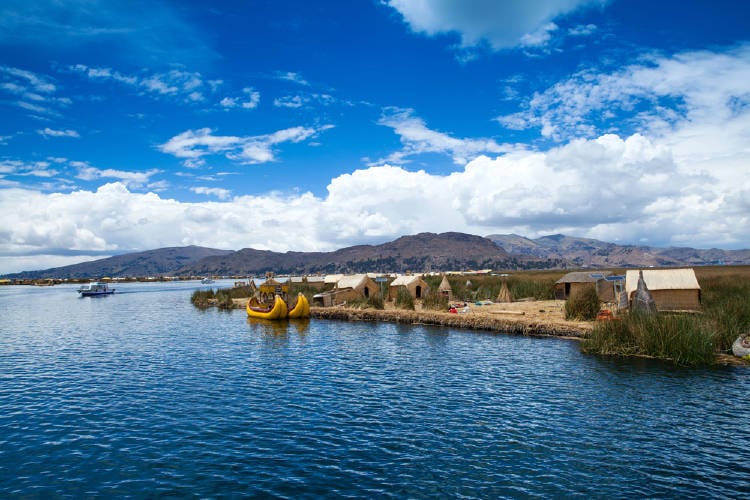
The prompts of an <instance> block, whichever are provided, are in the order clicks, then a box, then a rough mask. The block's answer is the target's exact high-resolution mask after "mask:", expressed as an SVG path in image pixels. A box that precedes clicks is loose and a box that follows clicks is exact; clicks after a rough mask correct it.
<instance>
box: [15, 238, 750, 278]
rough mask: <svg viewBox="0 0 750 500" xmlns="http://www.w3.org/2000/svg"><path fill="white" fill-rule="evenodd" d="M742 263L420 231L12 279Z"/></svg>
mask: <svg viewBox="0 0 750 500" xmlns="http://www.w3.org/2000/svg"><path fill="white" fill-rule="evenodd" d="M711 264H735V265H736V264H750V250H719V249H710V250H698V249H693V248H673V247H670V248H657V247H648V246H633V245H617V244H614V243H606V242H602V241H598V240H594V239H587V238H576V237H571V236H565V235H560V234H558V235H551V236H543V237H541V238H537V239H529V238H525V237H523V236H518V235H514V234H493V235H489V236H487V237H481V236H476V235H471V234H465V233H442V234H434V233H420V234H416V235H410V236H402V237H400V238H398V239H396V240H394V241H391V242H388V243H383V244H381V245H357V246H352V247H346V248H342V249H339V250H336V251H333V252H284V253H281V252H272V251H268V250H255V249H252V248H244V249H242V250H237V251H232V250H218V249H214V248H204V247H197V246H187V247H170V248H160V249H156V250H148V251H144V252H136V253H128V254H122V255H117V256H114V257H108V258H105V259H99V260H94V261H88V262H83V263H80V264H73V265H69V266H64V267H57V268H51V269H44V270H38V271H24V272H21V273H16V274H10V275H7V276H5V278H12V279H42V278H59V279H82V278H98V277H103V276H109V277H146V276H206V275H219V276H262V275H263V274H264V273H265V272H266V271H274V272H275V273H277V274H293V275H302V274H316V273H321V274H329V273H362V272H391V273H393V272H407V271H414V272H425V271H449V270H468V269H475V270H476V269H506V270H510V269H550V268H555V269H558V268H559V269H567V268H583V267H590V268H623V267H650V266H656V267H674V266H698V265H711Z"/></svg>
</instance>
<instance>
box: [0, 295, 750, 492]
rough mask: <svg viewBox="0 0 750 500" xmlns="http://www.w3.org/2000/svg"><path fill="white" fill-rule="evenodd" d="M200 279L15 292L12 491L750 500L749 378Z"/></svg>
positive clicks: (8, 398) (8, 298)
mask: <svg viewBox="0 0 750 500" xmlns="http://www.w3.org/2000/svg"><path fill="white" fill-rule="evenodd" d="M197 286H199V285H197V284H196V285H195V286H191V285H190V284H189V283H178V284H174V286H173V285H172V284H169V283H167V284H164V283H159V284H154V285H153V288H150V287H151V285H148V284H123V285H118V293H116V294H115V295H113V296H110V297H106V298H105V300H78V298H77V293H76V292H75V287H68V288H66V287H64V286H55V287H47V288H44V289H40V288H36V287H0V303H2V304H3V306H4V311H5V314H4V317H3V322H2V324H1V325H0V477H2V478H3V481H2V482H0V497H2V498H9V497H10V498H12V497H34V498H46V497H60V496H67V497H73V498H80V497H89V496H122V497H161V496H177V497H184V496H197V497H220V496H250V497H290V498H297V497H325V496H331V497H346V496H349V497H360V498H370V497H379V498H380V497H390V498H408V497H474V498H476V497H480V498H497V497H530V496H540V497H545V498H557V497H571V496H580V497H598V498H603V497H616V498H621V497H671V498H674V497H701V498H703V497H721V498H740V497H747V496H748V495H750V465H749V464H750V451H749V449H748V447H747V446H746V444H747V443H746V439H744V433H743V432H744V431H743V430H744V429H746V427H747V425H746V424H747V422H746V421H747V415H750V398H747V397H745V395H747V394H749V393H750V373H749V372H750V371H749V370H745V369H741V368H716V369H675V368H673V367H671V366H669V365H666V364H664V363H660V362H655V361H653V360H618V359H607V358H596V357H589V356H583V355H582V354H581V353H580V352H579V350H578V345H577V344H576V343H575V342H569V341H561V340H556V339H533V338H526V337H510V336H505V335H498V334H491V333H484V332H470V331H458V330H450V329H444V328H433V327H428V326H423V325H421V326H410V325H395V324H378V323H366V322H361V323H345V322H336V321H324V320H291V321H267V320H258V319H253V318H248V317H247V315H246V313H245V312H244V311H241V310H237V311H229V312H223V311H218V310H214V309H209V310H207V311H201V310H199V309H196V308H194V307H192V305H190V294H191V293H192V290H194V289H195V288H196V287H197ZM119 288H123V293H119ZM125 292H128V293H125Z"/></svg>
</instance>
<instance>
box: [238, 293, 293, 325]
mask: <svg viewBox="0 0 750 500" xmlns="http://www.w3.org/2000/svg"><path fill="white" fill-rule="evenodd" d="M245 310H246V311H247V315H248V316H249V317H251V318H260V319H285V318H286V315H287V307H286V302H284V299H282V298H281V296H280V295H275V296H274V299H273V304H269V305H266V304H261V303H260V302H258V299H256V298H255V297H251V298H250V300H248V301H247V306H245Z"/></svg>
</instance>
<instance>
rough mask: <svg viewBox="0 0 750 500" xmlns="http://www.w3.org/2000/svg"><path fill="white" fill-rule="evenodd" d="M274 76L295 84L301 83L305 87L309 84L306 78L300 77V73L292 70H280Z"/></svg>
mask: <svg viewBox="0 0 750 500" xmlns="http://www.w3.org/2000/svg"><path fill="white" fill-rule="evenodd" d="M276 77H277V78H278V79H279V80H285V81H287V82H293V83H296V84H297V85H302V86H304V87H307V86H309V85H310V83H309V82H308V81H307V80H305V79H304V78H302V75H300V74H299V73H294V72H292V71H287V72H281V71H280V72H278V73H276Z"/></svg>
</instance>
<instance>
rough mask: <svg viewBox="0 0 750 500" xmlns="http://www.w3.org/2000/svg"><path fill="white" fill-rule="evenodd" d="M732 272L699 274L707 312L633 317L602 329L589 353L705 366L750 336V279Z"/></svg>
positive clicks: (590, 341) (586, 347)
mask: <svg viewBox="0 0 750 500" xmlns="http://www.w3.org/2000/svg"><path fill="white" fill-rule="evenodd" d="M731 269H732V268H726V269H721V270H711V269H704V270H702V272H698V273H697V275H698V277H699V278H698V279H699V283H700V285H701V299H702V304H703V310H702V312H701V313H698V314H669V313H657V314H643V313H635V312H633V313H630V314H626V315H624V316H622V317H621V319H619V320H617V321H606V322H600V323H597V324H596V325H595V326H594V329H593V331H592V333H591V335H590V336H589V337H588V338H587V339H585V340H584V341H583V342H582V343H581V349H582V351H583V352H586V353H591V354H603V355H614V356H651V357H656V358H660V359H665V360H669V361H671V362H673V363H674V364H676V365H678V366H705V365H711V364H713V363H715V361H716V355H717V354H725V353H729V352H731V347H732V342H734V340H735V339H736V338H737V337H738V336H739V335H740V334H742V333H747V332H748V331H750V273H748V272H744V271H745V270H743V269H739V270H737V271H738V272H731Z"/></svg>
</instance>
